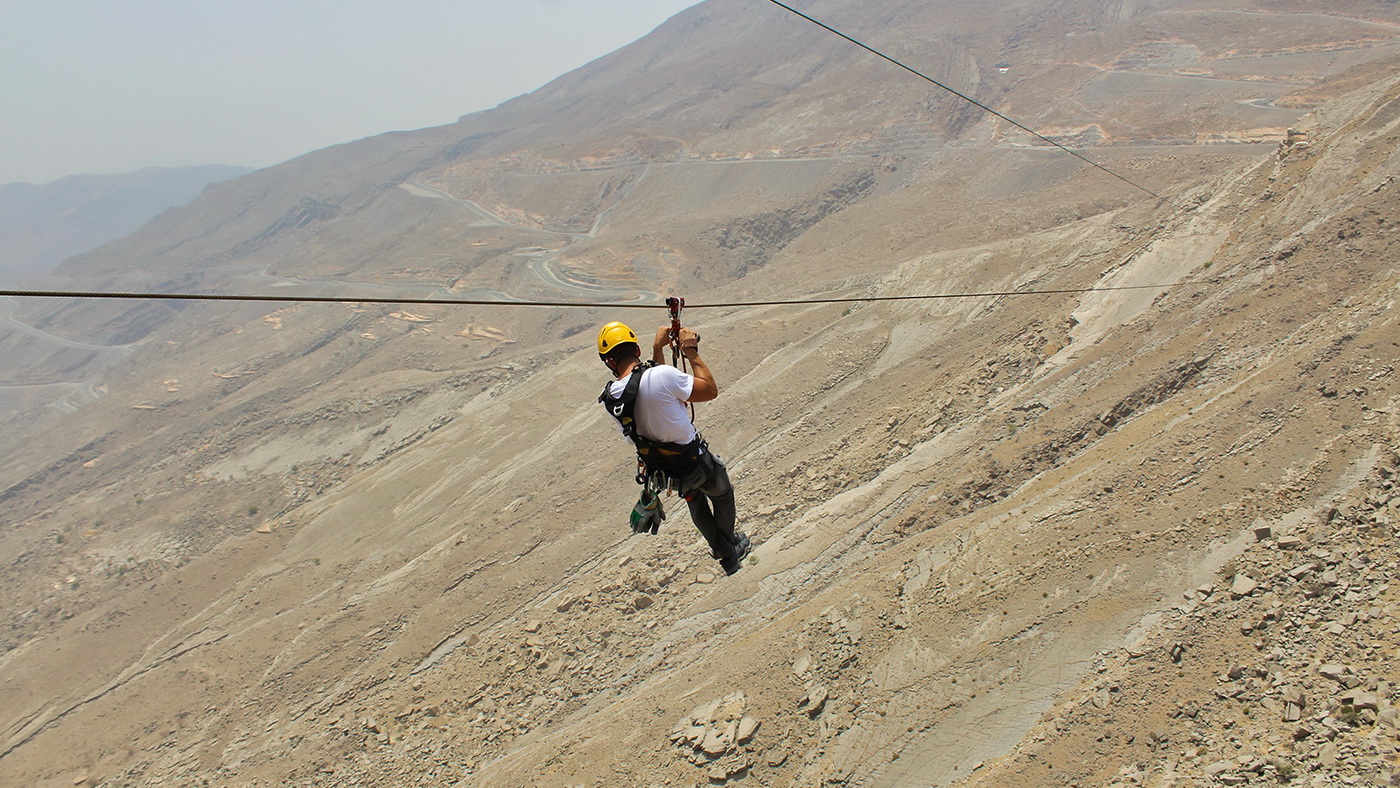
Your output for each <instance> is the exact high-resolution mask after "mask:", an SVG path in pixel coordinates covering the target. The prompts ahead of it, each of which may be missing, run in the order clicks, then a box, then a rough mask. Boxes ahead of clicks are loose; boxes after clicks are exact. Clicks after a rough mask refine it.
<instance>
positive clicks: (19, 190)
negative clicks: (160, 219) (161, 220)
mask: <svg viewBox="0 0 1400 788" xmlns="http://www.w3.org/2000/svg"><path fill="white" fill-rule="evenodd" d="M249 172H252V168H250V167H231V166H228V165H224V164H208V165H203V166H199V167H171V168H164V167H147V168H145V169H141V170H137V171H136V172H129V173H125V174H122V175H70V176H68V177H66V178H60V179H59V180H56V181H53V182H51V183H46V184H43V185H35V184H30V183H7V184H3V185H0V271H3V272H7V273H13V272H16V271H19V272H22V273H30V274H32V273H44V272H46V271H47V270H48V269H51V268H52V267H53V266H55V265H57V264H58V263H60V262H62V261H63V260H65V259H67V258H69V257H72V256H73V255H75V254H82V253H83V252H87V251H91V250H92V249H95V248H97V247H98V246H100V245H102V244H104V243H106V242H107V241H111V240H114V239H117V238H120V237H122V236H124V235H127V234H128V233H131V232H134V231H135V230H137V229H139V228H140V227H141V225H143V224H145V223H146V222H148V221H150V220H151V219H152V218H154V217H155V216H157V215H158V214H160V212H161V211H164V210H167V209H169V208H173V207H175V206H177V205H184V204H185V203H187V202H189V201H190V200H193V199H194V198H195V197H198V196H199V194H200V192H202V191H204V188H205V187H206V186H208V185H209V184H211V183H218V182H220V181H226V180H229V179H231V178H236V177H238V176H240V175H245V174H247V173H249Z"/></svg>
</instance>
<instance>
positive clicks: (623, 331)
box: [598, 320, 637, 356]
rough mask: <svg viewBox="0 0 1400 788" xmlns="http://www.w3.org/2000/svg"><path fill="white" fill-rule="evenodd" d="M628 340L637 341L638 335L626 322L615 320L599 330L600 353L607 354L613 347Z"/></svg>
mask: <svg viewBox="0 0 1400 788" xmlns="http://www.w3.org/2000/svg"><path fill="white" fill-rule="evenodd" d="M627 342H632V343H636V342H637V335H636V334H635V333H633V331H632V329H630V328H628V327H627V326H626V324H624V323H619V322H617V321H616V320H614V321H613V322H611V323H608V324H607V325H605V326H603V327H602V328H601V329H599V331H598V355H599V356H606V355H607V354H608V353H609V352H610V351H611V350H612V349H613V348H615V347H617V346H618V345H622V344H625V343H627Z"/></svg>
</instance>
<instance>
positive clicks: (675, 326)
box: [666, 296, 695, 424]
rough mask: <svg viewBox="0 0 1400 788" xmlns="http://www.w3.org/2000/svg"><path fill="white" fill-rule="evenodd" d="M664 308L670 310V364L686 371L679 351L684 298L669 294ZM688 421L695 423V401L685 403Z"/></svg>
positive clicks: (682, 355) (683, 355)
mask: <svg viewBox="0 0 1400 788" xmlns="http://www.w3.org/2000/svg"><path fill="white" fill-rule="evenodd" d="M666 308H667V309H669V310H670V311H671V366H673V367H675V368H676V369H679V370H680V371H681V372H688V371H689V370H688V369H687V367H688V365H687V364H686V361H685V354H684V353H682V352H681V310H682V309H685V299H684V298H678V297H676V296H671V297H670V298H667V299H666ZM686 407H687V409H688V410H689V411H690V422H691V423H692V424H694V423H695V403H693V402H691V403H687V405H686Z"/></svg>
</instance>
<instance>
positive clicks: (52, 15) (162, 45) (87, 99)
mask: <svg viewBox="0 0 1400 788" xmlns="http://www.w3.org/2000/svg"><path fill="white" fill-rule="evenodd" d="M698 1H699V0H592V2H588V1H586V0H0V183H10V182H13V181H26V182H30V183H45V182H48V181H51V180H54V179H56V178H60V177H62V176H64V175H71V174H75V173H116V172H128V171H131V170H135V169H139V168H141V167H146V166H163V167H165V166H182V165H190V164H237V165H246V166H252V167H264V166H268V165H271V164H276V163H278V162H280V161H285V160H286V159H290V158H292V157H294V156H298V155H300V154H302V153H306V152H308V151H311V150H315V149H317V148H322V147H325V146H327V145H333V144H336V143H339V142H347V141H349V140H353V139H359V138H361V137H367V136H371V135H374V134H378V133H380V132H385V131H393V130H398V129H414V128H422V127H425V126H437V125H441V124H444V123H451V122H452V121H454V120H456V119H457V118H458V117H459V116H461V115H464V114H467V113H468V112H473V111H475V110H479V109H485V108H488V107H492V106H495V105H497V104H499V103H501V102H502V101H505V100H506V99H509V98H511V97H513V96H517V95H520V94H522V93H528V92H529V91H531V90H534V89H535V88H537V87H539V86H541V85H543V84H545V83H546V82H548V81H549V80H550V79H553V78H554V77H556V76H558V75H560V74H563V73H566V72H568V71H571V70H573V69H574V68H577V67H579V66H581V65H583V64H584V63H587V62H588V61H590V60H593V59H594V58H597V57H600V56H602V55H605V54H607V53H608V52H611V51H613V50H615V49H617V48H618V47H621V46H623V45H625V44H627V43H629V42H631V41H634V40H636V39H638V38H640V37H641V36H643V35H645V34H646V33H648V32H649V31H651V30H652V29H654V28H655V27H656V26H657V25H659V24H661V23H662V22H663V21H665V20H666V19H667V18H668V17H670V16H672V15H674V14H675V13H676V12H678V11H680V10H681V9H683V8H686V7H688V6H691V5H694V4H696V3H697V2H698Z"/></svg>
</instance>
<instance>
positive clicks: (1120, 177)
mask: <svg viewBox="0 0 1400 788" xmlns="http://www.w3.org/2000/svg"><path fill="white" fill-rule="evenodd" d="M768 2H770V3H772V4H773V5H775V6H778V7H779V8H783V9H786V10H788V11H790V12H792V13H794V14H796V15H797V16H800V17H802V18H803V19H805V20H807V21H808V22H811V23H812V24H814V25H816V26H817V27H820V28H822V29H823V30H826V31H827V32H830V33H833V34H835V35H837V36H840V37H841V38H844V39H846V40H847V41H849V42H851V43H852V44H855V45H856V46H858V47H860V48H861V49H864V50H865V51H867V52H870V53H871V54H873V55H876V56H878V57H881V58H884V59H885V60H888V61H889V62H891V63H893V64H895V65H896V66H899V67H900V68H902V69H904V70H905V71H908V72H909V73H910V74H913V75H914V76H916V77H918V78H919V79H922V80H924V81H926V82H929V83H931V84H933V85H936V86H937V87H940V88H942V89H944V90H946V91H948V92H949V93H952V94H953V95H954V96H957V97H958V98H960V99H962V100H963V101H966V102H968V103H969V104H972V105H973V106H975V107H977V108H979V109H981V110H983V111H984V112H989V113H991V114H992V115H995V116H996V117H998V118H1001V119H1002V120H1004V121H1006V122H1007V123H1010V124H1011V125H1013V126H1015V127H1016V128H1018V129H1020V130H1022V131H1024V132H1026V133H1028V134H1030V135H1032V136H1034V137H1035V138H1037V139H1039V140H1041V141H1042V142H1047V143H1049V144H1051V145H1053V146H1055V147H1056V148H1059V149H1060V150H1062V151H1064V152H1065V153H1068V154H1069V155H1071V156H1073V157H1075V158H1076V159H1079V160H1080V161H1082V162H1084V163H1086V164H1088V165H1090V166H1092V167H1095V168H1097V169H1099V170H1102V171H1103V172H1106V173H1108V174H1109V175H1112V176H1113V177H1115V178H1117V179H1118V180H1120V181H1122V182H1124V183H1126V184H1128V185H1129V186H1132V187H1133V188H1134V189H1138V190H1140V191H1144V192H1147V193H1148V194H1150V195H1152V196H1153V197H1156V198H1157V199H1158V200H1161V201H1162V202H1164V203H1166V204H1167V205H1170V206H1171V207H1173V208H1175V209H1177V210H1178V211H1185V210H1186V209H1185V208H1184V207H1182V206H1180V205H1177V204H1176V203H1174V202H1172V201H1171V200H1169V199H1167V198H1166V197H1163V196H1162V195H1160V194H1158V193H1157V192H1154V191H1152V190H1151V189H1149V188H1147V187H1146V186H1143V185H1142V184H1140V183H1137V182H1135V181H1133V180H1132V179H1130V178H1128V177H1127V176H1124V175H1119V174H1118V173H1116V172H1114V171H1113V170H1111V169H1109V168H1108V167H1105V166H1104V165H1102V164H1099V163H1098V162H1096V161H1094V160H1093V159H1090V158H1088V157H1087V156H1084V155H1081V154H1080V153H1078V152H1076V151H1074V150H1072V149H1071V148H1067V147H1065V146H1064V145H1061V144H1060V143H1058V142H1056V141H1054V140H1052V139H1050V138H1049V137H1047V136H1045V135H1044V134H1041V133H1040V132H1038V131H1036V130H1035V129H1032V128H1029V127H1027V126H1025V125H1024V124H1022V123H1019V122H1017V121H1015V120H1013V119H1012V118H1009V117H1007V116H1006V115H1003V114H1002V113H1000V112H997V111H996V110H994V109H992V108H991V107H989V106H987V105H986V104H983V103H982V102H980V101H978V100H977V99H974V98H972V97H971V96H968V95H967V94H965V93H961V92H959V91H957V90H954V89H953V88H950V87H948V86H947V85H945V84H943V83H942V82H939V81H938V80H936V79H934V78H933V77H930V76H929V75H927V74H925V73H923V72H922V71H919V70H918V69H915V68H914V67H912V66H908V65H905V64H904V63H901V62H900V61H898V60H896V59H895V58H892V57H890V56H889V55H886V54H885V53H884V52H881V51H880V50H878V49H875V48H874V47H871V46H869V45H867V44H864V43H862V42H860V41H857V40H856V39H854V38H852V37H850V36H848V35H846V34H845V33H842V32H841V31H840V30H837V29H836V28H834V27H832V26H830V25H828V24H826V23H824V22H822V21H820V20H818V19H815V18H813V17H810V16H808V15H807V14H804V13H802V12H801V11H798V10H797V9H795V8H793V7H792V6H790V5H787V4H785V3H782V2H779V0H768Z"/></svg>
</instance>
